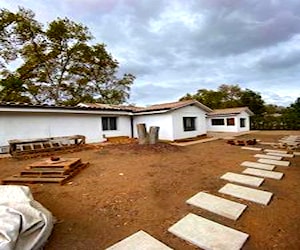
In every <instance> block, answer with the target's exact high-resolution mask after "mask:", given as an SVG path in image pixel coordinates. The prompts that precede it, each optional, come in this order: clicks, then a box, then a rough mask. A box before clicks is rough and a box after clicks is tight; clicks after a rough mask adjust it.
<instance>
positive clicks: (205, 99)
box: [180, 89, 224, 109]
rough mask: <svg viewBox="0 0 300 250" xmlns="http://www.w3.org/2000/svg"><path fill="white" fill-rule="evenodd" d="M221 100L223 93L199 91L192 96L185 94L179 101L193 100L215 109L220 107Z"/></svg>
mask: <svg viewBox="0 0 300 250" xmlns="http://www.w3.org/2000/svg"><path fill="white" fill-rule="evenodd" d="M223 98H224V96H223V93H221V92H219V91H214V90H207V89H199V90H198V91H197V93H196V94H194V95H191V94H186V95H185V96H184V97H182V98H181V99H180V101H183V100H192V99H193V100H197V101H198V102H201V103H203V104H204V105H206V106H208V107H210V108H212V109H216V108H220V107H221V106H222V102H223Z"/></svg>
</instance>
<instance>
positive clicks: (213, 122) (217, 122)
mask: <svg viewBox="0 0 300 250" xmlns="http://www.w3.org/2000/svg"><path fill="white" fill-rule="evenodd" d="M211 125H213V126H217V125H225V123H224V119H211Z"/></svg>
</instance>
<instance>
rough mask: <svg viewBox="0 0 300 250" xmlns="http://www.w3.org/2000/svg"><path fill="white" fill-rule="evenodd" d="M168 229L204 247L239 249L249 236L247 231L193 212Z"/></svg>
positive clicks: (221, 249) (225, 249)
mask: <svg viewBox="0 0 300 250" xmlns="http://www.w3.org/2000/svg"><path fill="white" fill-rule="evenodd" d="M168 231H169V232H170V233H172V234H175V235H176V236H177V237H179V238H181V239H184V240H186V241H188V242H190V243H192V244H194V245H196V246H197V247H200V248H202V249H216V250H238V249H241V248H242V246H243V245H244V243H245V242H246V240H247V238H248V237H249V235H248V234H246V233H243V232H241V231H238V230H235V229H233V228H230V227H226V226H223V225H221V224H219V223H216V222H213V221H211V220H208V219H205V218H203V217H201V216H198V215H195V214H191V213H190V214H188V215H187V216H185V217H183V218H182V219H181V220H180V221H178V222H177V223H175V224H174V225H173V226H171V227H170V228H169V229H168Z"/></svg>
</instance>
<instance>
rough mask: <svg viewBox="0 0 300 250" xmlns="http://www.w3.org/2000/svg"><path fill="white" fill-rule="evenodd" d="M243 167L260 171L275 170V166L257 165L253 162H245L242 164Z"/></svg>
mask: <svg viewBox="0 0 300 250" xmlns="http://www.w3.org/2000/svg"><path fill="white" fill-rule="evenodd" d="M241 166H242V167H249V168H259V169H264V170H273V169H274V168H275V165H270V164H263V163H257V162H252V161H244V162H242V163H241Z"/></svg>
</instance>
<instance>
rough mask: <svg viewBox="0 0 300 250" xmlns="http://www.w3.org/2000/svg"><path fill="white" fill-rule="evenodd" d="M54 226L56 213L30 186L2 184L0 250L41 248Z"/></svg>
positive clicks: (32, 249)
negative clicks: (42, 203)
mask: <svg viewBox="0 0 300 250" xmlns="http://www.w3.org/2000/svg"><path fill="white" fill-rule="evenodd" d="M53 224H54V218H53V216H52V214H51V213H50V212H49V211H48V210H47V209H46V208H44V207H43V206H42V205H41V204H40V203H38V202H37V201H35V200H34V199H33V197H32V194H31V192H30V189H29V188H28V187H26V186H15V185H0V250H12V249H14V250H35V249H41V247H43V246H44V244H45V242H46V241H47V239H48V237H49V236H50V234H51V231H52V228H53Z"/></svg>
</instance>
